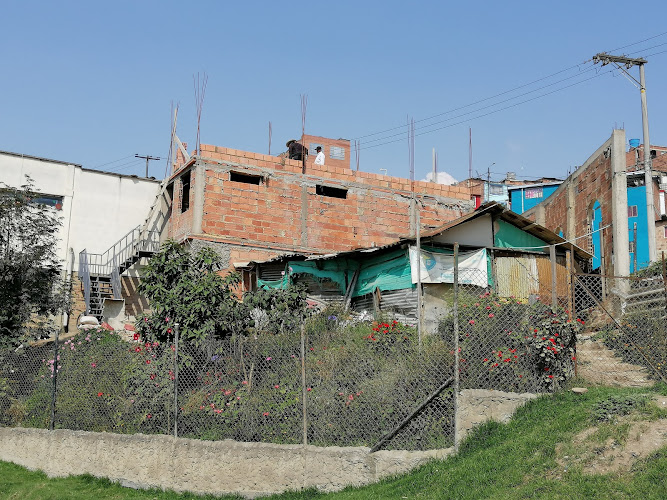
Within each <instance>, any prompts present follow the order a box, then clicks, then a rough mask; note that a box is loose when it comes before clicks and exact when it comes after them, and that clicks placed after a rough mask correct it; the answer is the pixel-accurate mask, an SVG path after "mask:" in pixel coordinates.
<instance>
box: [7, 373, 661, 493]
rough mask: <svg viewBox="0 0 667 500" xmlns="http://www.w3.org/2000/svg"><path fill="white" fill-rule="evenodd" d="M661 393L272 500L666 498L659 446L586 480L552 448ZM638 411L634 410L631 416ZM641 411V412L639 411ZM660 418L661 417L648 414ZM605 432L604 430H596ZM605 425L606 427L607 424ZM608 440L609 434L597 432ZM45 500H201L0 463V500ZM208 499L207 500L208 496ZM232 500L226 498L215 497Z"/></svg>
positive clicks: (540, 413) (565, 405)
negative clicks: (606, 414)
mask: <svg viewBox="0 0 667 500" xmlns="http://www.w3.org/2000/svg"><path fill="white" fill-rule="evenodd" d="M656 392H657V393H661V394H665V393H666V392H667V387H665V386H656V387H655V388H652V389H612V388H600V387H595V388H590V389H589V391H588V392H587V393H586V394H583V395H577V394H573V393H571V392H563V393H560V394H556V395H554V396H545V397H541V398H538V399H536V400H534V401H531V402H530V403H528V404H527V405H526V406H524V407H523V408H521V409H519V410H518V411H517V413H516V415H515V416H514V418H513V419H512V420H511V421H510V422H509V423H508V424H505V425H503V424H499V423H494V422H489V423H486V424H484V425H482V426H480V427H479V428H478V429H477V430H476V432H474V433H473V434H472V435H471V436H470V437H469V438H468V439H467V440H466V441H465V442H464V443H462V445H461V447H460V452H459V453H458V454H457V455H456V456H453V457H450V458H448V459H447V460H443V461H433V462H430V463H428V464H426V465H424V466H422V467H420V468H419V469H417V470H415V471H413V472H411V473H409V474H405V475H402V476H398V477H394V478H388V479H385V480H383V481H381V482H380V483H377V484H374V485H370V486H366V487H363V488H348V489H346V490H343V491H341V492H339V493H336V494H331V495H324V494H321V493H318V492H316V491H314V490H308V491H301V492H288V493H285V494H282V495H277V496H274V497H271V498H273V499H275V500H278V499H280V500H288V499H289V500H306V499H311V498H318V499H319V498H320V497H325V496H326V497H331V498H332V499H335V500H344V499H355V500H357V499H359V500H364V499H368V500H370V499H379V498H398V499H401V498H409V499H414V498H420V499H421V498H423V499H431V498H432V499H440V498H457V499H468V498H469V499H478V498H503V499H505V498H507V499H520V498H549V499H560V498H562V499H568V500H571V499H578V498H605V499H606V498H612V499H613V498H633V499H634V498H642V499H651V498H656V499H664V498H667V447H664V448H662V449H661V450H659V451H658V452H656V453H655V454H653V455H652V456H651V457H650V458H648V459H645V460H641V461H639V462H637V463H635V465H634V466H633V468H632V469H631V470H630V471H626V472H623V473H618V474H608V475H586V474H583V472H582V471H581V469H580V468H577V467H572V468H570V469H568V470H567V471H564V470H562V469H560V468H559V466H558V463H557V462H556V451H555V447H556V444H557V443H563V444H564V445H565V446H566V447H567V446H568V444H569V443H571V441H572V438H573V437H574V436H575V435H576V434H577V433H578V432H580V431H582V430H584V429H586V428H588V427H591V426H592V425H598V422H597V421H596V420H595V417H594V413H595V411H596V408H599V405H600V404H604V403H605V402H608V401H610V400H611V401H615V400H618V399H619V398H620V399H621V400H624V399H625V398H626V397H632V396H635V395H640V394H655V393H656ZM637 411H639V410H637ZM642 412H643V413H644V412H646V411H645V410H642ZM648 413H649V414H650V415H651V416H652V417H653V418H656V417H657V418H664V412H658V411H657V410H655V411H653V413H651V412H648ZM604 425H605V426H606V425H607V424H604ZM609 425H610V426H611V425H613V424H609ZM603 432H609V433H612V429H611V427H610V428H609V430H606V431H603ZM15 498H16V499H18V498H21V499H23V498H26V499H46V498H54V499H56V498H58V499H60V498H63V499H70V498H71V499H78V498H101V499H106V498H130V499H131V498H161V499H162V498H166V499H170V498H174V499H177V498H178V499H180V498H204V497H199V496H188V495H178V494H175V493H163V492H159V491H135V490H128V489H124V488H122V487H120V486H118V485H115V484H112V483H110V482H108V481H104V480H99V479H94V478H91V477H89V476H83V477H72V478H64V479H47V478H46V476H44V475H43V474H40V473H35V472H29V471H26V470H25V469H22V468H20V467H18V466H15V465H12V464H2V463H0V499H15ZM208 498H213V497H208ZM219 498H233V497H219Z"/></svg>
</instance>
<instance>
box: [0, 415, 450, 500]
mask: <svg viewBox="0 0 667 500" xmlns="http://www.w3.org/2000/svg"><path fill="white" fill-rule="evenodd" d="M451 452H452V449H447V450H433V451H424V452H408V451H379V452H377V453H373V454H369V453H368V448H362V447H356V448H337V447H331V448H318V447H315V446H305V447H304V446H301V445H276V444H267V443H238V442H235V441H198V440H194V439H184V438H173V437H169V436H160V435H152V436H146V435H143V434H136V435H123V434H111V433H98V432H83V431H68V430H56V431H47V430H43V429H22V428H0V460H4V461H9V462H14V463H17V464H19V465H22V466H24V467H27V468H29V469H39V470H42V471H44V472H46V473H47V474H48V475H49V476H52V477H53V476H67V475H70V474H85V473H88V474H92V475H94V476H97V477H107V478H109V479H111V480H114V481H119V482H121V483H122V484H124V485H127V486H133V487H141V488H148V487H156V488H164V489H173V490H176V491H191V492H195V493H212V494H223V493H239V494H242V495H244V496H248V497H254V496H259V495H269V494H272V493H280V492H282V491H285V490H289V489H291V490H298V489H301V488H310V487H316V488H318V489H320V490H323V491H335V490H340V489H342V488H344V487H345V486H348V485H356V486H360V485H363V484H368V483H372V482H375V481H378V480H379V479H380V478H382V477H385V476H389V475H393V474H399V473H402V472H406V471H408V470H410V469H412V468H414V467H416V466H418V465H421V464H423V463H425V462H426V461H428V460H430V459H433V458H444V457H446V456H447V455H448V454H450V453H451Z"/></svg>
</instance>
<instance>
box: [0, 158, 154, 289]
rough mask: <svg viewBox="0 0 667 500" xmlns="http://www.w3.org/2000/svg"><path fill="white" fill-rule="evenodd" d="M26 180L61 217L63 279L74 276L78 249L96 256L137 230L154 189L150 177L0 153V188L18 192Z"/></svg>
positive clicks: (150, 202) (150, 203) (144, 216)
mask: <svg viewBox="0 0 667 500" xmlns="http://www.w3.org/2000/svg"><path fill="white" fill-rule="evenodd" d="M26 176H29V177H30V178H31V179H32V181H33V183H34V189H35V191H37V192H39V193H41V194H43V197H42V199H41V200H40V201H41V202H43V203H46V204H48V205H51V206H53V208H54V210H58V211H59V212H60V213H61V214H62V226H61V228H60V233H59V241H58V255H59V256H60V257H61V258H62V261H63V268H64V269H65V270H66V272H67V273H68V274H71V273H72V272H76V271H77V269H78V264H79V262H78V260H79V252H81V250H83V249H86V250H87V251H88V253H92V254H102V253H104V252H106V251H107V250H108V249H109V248H110V247H112V246H113V245H114V244H115V243H116V242H118V241H119V240H120V239H121V238H123V237H124V236H125V235H126V234H127V233H128V232H130V231H132V230H133V229H135V228H136V227H137V226H142V225H143V224H144V222H145V220H146V218H147V216H148V215H149V211H150V209H151V206H152V205H153V203H154V202H155V200H156V196H157V194H158V192H159V189H160V181H158V180H156V179H153V178H148V179H147V178H142V177H137V176H134V175H122V174H117V173H111V172H102V171H99V170H91V169H87V168H83V167H82V166H81V165H77V164H74V163H67V162H63V161H58V160H49V159H46V158H39V157H36V156H30V155H25V154H19V153H10V152H6V151H0V183H4V184H6V185H8V186H12V187H19V186H21V185H22V184H25V183H26ZM1 187H2V186H1V185H0V188H1ZM75 288H78V287H75Z"/></svg>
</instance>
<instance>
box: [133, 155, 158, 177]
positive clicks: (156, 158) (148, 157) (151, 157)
mask: <svg viewBox="0 0 667 500" xmlns="http://www.w3.org/2000/svg"><path fill="white" fill-rule="evenodd" d="M134 157H135V158H142V159H144V160H146V177H148V161H149V160H161V159H162V158H160V157H159V156H150V155H144V156H141V155H134Z"/></svg>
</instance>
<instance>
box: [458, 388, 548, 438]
mask: <svg viewBox="0 0 667 500" xmlns="http://www.w3.org/2000/svg"><path fill="white" fill-rule="evenodd" d="M536 397H537V394H531V393H528V392H526V393H523V394H519V393H515V392H503V391H493V390H488V389H464V390H462V391H461V392H460V395H459V400H458V408H459V411H458V413H457V415H456V426H457V429H458V440H459V441H461V439H463V438H464V437H465V436H467V435H468V433H469V432H470V431H471V430H473V429H474V428H475V426H477V425H479V424H481V423H484V422H486V421H487V420H495V421H497V422H501V423H506V422H508V421H509V420H510V418H512V415H513V414H514V412H515V411H516V409H517V408H519V407H520V406H523V405H524V404H526V403H527V402H528V401H530V400H531V399H535V398H536Z"/></svg>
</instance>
